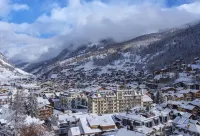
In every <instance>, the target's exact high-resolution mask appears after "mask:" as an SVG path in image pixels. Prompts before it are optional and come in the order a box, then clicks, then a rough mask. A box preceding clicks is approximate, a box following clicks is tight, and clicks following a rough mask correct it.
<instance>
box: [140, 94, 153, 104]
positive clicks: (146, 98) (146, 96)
mask: <svg viewBox="0 0 200 136" xmlns="http://www.w3.org/2000/svg"><path fill="white" fill-rule="evenodd" d="M142 101H143V102H153V100H152V99H151V98H150V97H149V96H148V95H143V96H142Z"/></svg>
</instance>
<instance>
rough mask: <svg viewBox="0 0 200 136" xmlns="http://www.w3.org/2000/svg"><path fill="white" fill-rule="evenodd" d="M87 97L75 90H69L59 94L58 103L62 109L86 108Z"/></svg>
mask: <svg viewBox="0 0 200 136" xmlns="http://www.w3.org/2000/svg"><path fill="white" fill-rule="evenodd" d="M87 101H88V100H87V95H85V93H84V92H82V91H80V90H77V89H69V90H67V91H65V92H62V93H61V94H60V102H61V106H62V107H63V108H78V107H80V106H81V107H87V103H88V102H87Z"/></svg>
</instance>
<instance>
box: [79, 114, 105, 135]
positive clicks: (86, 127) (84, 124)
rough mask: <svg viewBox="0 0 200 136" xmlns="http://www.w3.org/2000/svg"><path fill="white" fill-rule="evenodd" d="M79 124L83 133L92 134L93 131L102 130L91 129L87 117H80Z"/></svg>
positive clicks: (98, 130) (98, 131)
mask: <svg viewBox="0 0 200 136" xmlns="http://www.w3.org/2000/svg"><path fill="white" fill-rule="evenodd" d="M80 124H81V127H82V129H83V132H84V134H94V133H100V132H102V131H101V129H99V128H96V129H92V128H91V127H90V126H89V124H88V121H87V119H86V118H84V117H82V118H80Z"/></svg>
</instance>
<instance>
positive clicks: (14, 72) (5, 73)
mask: <svg viewBox="0 0 200 136" xmlns="http://www.w3.org/2000/svg"><path fill="white" fill-rule="evenodd" d="M28 76H31V74H28V73H27V72H24V71H23V70H21V69H19V68H15V67H14V66H13V65H11V64H10V63H9V62H8V61H7V60H6V58H5V57H4V56H3V55H2V54H0V80H4V79H16V78H22V77H28Z"/></svg>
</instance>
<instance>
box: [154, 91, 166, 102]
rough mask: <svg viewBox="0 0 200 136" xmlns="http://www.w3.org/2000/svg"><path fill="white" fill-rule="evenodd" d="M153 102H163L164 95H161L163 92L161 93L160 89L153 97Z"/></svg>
mask: <svg viewBox="0 0 200 136" xmlns="http://www.w3.org/2000/svg"><path fill="white" fill-rule="evenodd" d="M155 102H156V103H157V104H161V103H163V102H164V97H163V94H162V92H161V91H157V93H156V97H155Z"/></svg>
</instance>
